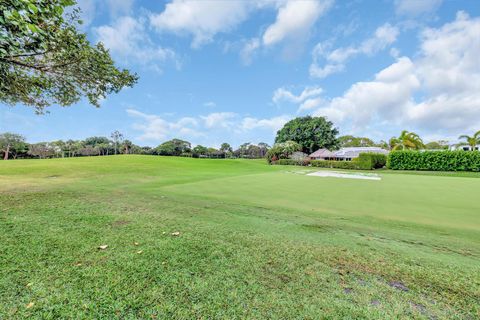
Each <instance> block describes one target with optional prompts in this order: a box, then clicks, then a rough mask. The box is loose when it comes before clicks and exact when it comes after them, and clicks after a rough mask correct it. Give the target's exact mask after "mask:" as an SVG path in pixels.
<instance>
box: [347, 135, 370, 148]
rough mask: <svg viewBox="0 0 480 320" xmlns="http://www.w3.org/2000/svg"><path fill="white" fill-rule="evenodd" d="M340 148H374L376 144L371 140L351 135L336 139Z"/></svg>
mask: <svg viewBox="0 0 480 320" xmlns="http://www.w3.org/2000/svg"><path fill="white" fill-rule="evenodd" d="M338 141H339V142H340V146H342V147H344V148H347V147H375V146H376V144H375V142H374V141H373V140H372V139H369V138H367V137H354V136H352V135H346V136H341V137H339V138H338Z"/></svg>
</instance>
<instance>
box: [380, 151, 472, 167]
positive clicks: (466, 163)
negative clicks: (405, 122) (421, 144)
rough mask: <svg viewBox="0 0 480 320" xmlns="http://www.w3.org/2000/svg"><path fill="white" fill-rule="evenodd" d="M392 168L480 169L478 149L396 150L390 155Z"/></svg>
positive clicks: (389, 163)
mask: <svg viewBox="0 0 480 320" xmlns="http://www.w3.org/2000/svg"><path fill="white" fill-rule="evenodd" d="M387 167H388V168H389V169H392V170H429V171H480V152H478V151H471V152H467V151H422V152H419V151H394V152H391V153H390V155H389V157H388V163H387Z"/></svg>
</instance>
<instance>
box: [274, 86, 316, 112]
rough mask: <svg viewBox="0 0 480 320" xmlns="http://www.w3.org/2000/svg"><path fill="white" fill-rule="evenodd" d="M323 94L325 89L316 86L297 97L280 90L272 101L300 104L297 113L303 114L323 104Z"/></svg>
mask: <svg viewBox="0 0 480 320" xmlns="http://www.w3.org/2000/svg"><path fill="white" fill-rule="evenodd" d="M322 93H323V89H322V88H320V87H316V86H313V87H306V88H305V89H304V90H303V91H302V92H301V93H300V94H299V95H295V94H293V93H292V92H291V91H289V90H287V89H285V88H278V89H277V90H275V92H274V93H273V97H272V101H273V102H274V103H277V104H278V103H280V102H282V101H286V102H290V103H294V104H298V105H299V106H298V110H297V112H303V111H307V110H311V109H314V108H316V107H318V106H319V105H320V104H322V102H323V99H322V98H321V97H320V95H321V94H322Z"/></svg>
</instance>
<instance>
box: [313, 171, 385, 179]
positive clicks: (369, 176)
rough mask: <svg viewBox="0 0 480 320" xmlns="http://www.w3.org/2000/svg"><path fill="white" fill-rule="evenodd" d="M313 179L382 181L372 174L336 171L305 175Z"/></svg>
mask: <svg viewBox="0 0 480 320" xmlns="http://www.w3.org/2000/svg"><path fill="white" fill-rule="evenodd" d="M307 176H315V177H332V178H344V179H362V180H382V178H380V176H379V175H377V174H374V173H345V172H338V171H317V172H312V173H309V174H307Z"/></svg>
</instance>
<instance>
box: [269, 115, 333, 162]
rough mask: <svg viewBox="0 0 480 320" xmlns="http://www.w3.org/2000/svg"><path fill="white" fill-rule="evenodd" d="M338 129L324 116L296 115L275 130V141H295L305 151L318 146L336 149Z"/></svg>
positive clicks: (307, 151) (315, 148) (309, 151)
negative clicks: (296, 116)
mask: <svg viewBox="0 0 480 320" xmlns="http://www.w3.org/2000/svg"><path fill="white" fill-rule="evenodd" d="M337 135H338V130H337V129H336V128H335V127H334V126H333V123H332V122H331V121H328V120H327V119H325V118H324V117H311V116H306V117H298V118H295V119H293V120H290V121H289V122H287V123H286V124H285V125H284V127H283V128H282V129H280V130H279V131H278V132H277V137H276V139H275V143H281V142H286V141H295V142H297V143H299V144H300V145H301V146H302V150H303V151H304V152H306V153H312V152H314V151H316V150H317V149H320V148H327V149H330V150H335V149H338V147H339V141H338V139H337Z"/></svg>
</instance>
